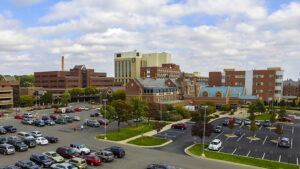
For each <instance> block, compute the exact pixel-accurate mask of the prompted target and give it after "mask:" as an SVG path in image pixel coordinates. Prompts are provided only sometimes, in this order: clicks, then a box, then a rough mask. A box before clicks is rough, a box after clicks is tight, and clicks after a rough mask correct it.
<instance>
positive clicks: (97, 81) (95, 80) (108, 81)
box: [92, 80, 112, 82]
mask: <svg viewBox="0 0 300 169" xmlns="http://www.w3.org/2000/svg"><path fill="white" fill-rule="evenodd" d="M92 82H112V80H92Z"/></svg>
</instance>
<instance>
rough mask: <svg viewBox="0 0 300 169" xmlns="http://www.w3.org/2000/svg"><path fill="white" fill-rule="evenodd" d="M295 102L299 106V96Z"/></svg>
mask: <svg viewBox="0 0 300 169" xmlns="http://www.w3.org/2000/svg"><path fill="white" fill-rule="evenodd" d="M296 104H297V105H298V106H300V98H299V99H297V100H296Z"/></svg>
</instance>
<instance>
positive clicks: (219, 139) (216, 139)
mask: <svg viewBox="0 0 300 169" xmlns="http://www.w3.org/2000/svg"><path fill="white" fill-rule="evenodd" d="M215 141H221V140H220V139H213V140H212V142H215Z"/></svg>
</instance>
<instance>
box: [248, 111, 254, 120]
mask: <svg viewBox="0 0 300 169" xmlns="http://www.w3.org/2000/svg"><path fill="white" fill-rule="evenodd" d="M249 119H250V120H251V121H254V120H255V115H254V113H253V112H251V113H250V116H249Z"/></svg>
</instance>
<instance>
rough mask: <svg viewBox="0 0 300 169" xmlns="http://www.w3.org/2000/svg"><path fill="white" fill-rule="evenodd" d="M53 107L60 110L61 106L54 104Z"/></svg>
mask: <svg viewBox="0 0 300 169" xmlns="http://www.w3.org/2000/svg"><path fill="white" fill-rule="evenodd" d="M51 107H52V108H55V109H58V108H59V107H60V105H58V104H54V105H52V106H51Z"/></svg>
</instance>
